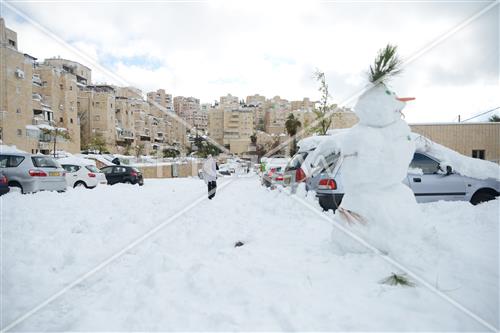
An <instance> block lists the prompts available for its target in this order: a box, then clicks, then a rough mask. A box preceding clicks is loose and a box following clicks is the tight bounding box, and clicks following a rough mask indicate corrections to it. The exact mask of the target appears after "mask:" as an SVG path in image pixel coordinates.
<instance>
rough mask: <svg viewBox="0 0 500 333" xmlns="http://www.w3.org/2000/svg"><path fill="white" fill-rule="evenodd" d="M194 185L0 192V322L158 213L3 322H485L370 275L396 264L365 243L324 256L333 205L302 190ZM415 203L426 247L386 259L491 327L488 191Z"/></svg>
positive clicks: (205, 326)
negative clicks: (209, 194) (479, 199)
mask: <svg viewBox="0 0 500 333" xmlns="http://www.w3.org/2000/svg"><path fill="white" fill-rule="evenodd" d="M205 191H206V188H205V185H204V183H203V182H202V181H201V180H199V179H195V178H186V179H161V180H151V179H146V183H145V186H143V187H136V186H130V185H124V184H123V185H122V184H118V185H115V186H100V187H97V188H96V189H94V190H86V189H81V188H77V189H74V190H73V189H70V190H68V192H66V193H63V194H59V193H51V192H42V193H37V194H30V195H21V194H19V193H9V194H7V195H5V196H2V197H1V199H0V201H1V205H2V207H1V217H2V234H1V235H2V242H1V246H2V263H1V268H2V295H1V296H2V299H1V302H2V317H1V327H6V326H7V325H9V324H10V323H11V322H13V321H14V320H16V318H19V317H20V316H23V315H24V314H25V313H26V312H28V311H30V310H31V309H33V308H34V307H36V306H37V305H39V304H41V303H42V302H44V301H45V300H47V299H48V298H50V297H51V296H53V295H55V294H56V293H58V292H59V291H60V290H61V289H63V288H64V287H65V286H68V285H69V286H71V283H72V282H73V281H75V280H77V279H78V278H80V277H81V276H82V275H84V274H86V273H88V272H89V271H92V270H93V269H94V268H95V267H96V266H98V265H99V264H100V263H102V262H103V261H105V260H106V259H108V258H110V257H111V256H113V255H114V254H115V253H119V251H120V250H122V249H124V248H126V247H127V246H128V245H129V244H130V243H131V242H133V241H134V240H136V239H139V238H140V237H141V236H142V235H144V234H145V233H147V232H148V231H150V230H151V229H153V228H154V227H155V226H158V225H161V226H163V228H160V229H159V230H157V231H156V232H154V233H152V235H151V237H149V238H147V239H144V240H143V241H141V242H138V244H137V246H135V247H133V248H131V249H129V250H128V251H126V252H125V253H124V254H123V255H122V256H119V257H118V258H116V260H113V261H112V262H111V263H109V264H108V265H106V266H104V267H103V268H102V269H101V270H98V271H95V273H94V274H93V275H90V276H88V278H86V279H84V280H83V281H82V282H81V283H79V284H77V285H76V286H74V287H73V288H71V289H69V290H67V292H65V293H63V294H61V295H60V296H59V297H57V298H56V299H54V301H53V302H51V303H49V304H47V305H45V306H43V307H41V308H40V309H39V311H37V312H36V313H34V314H33V315H32V316H30V317H28V318H26V319H25V320H24V321H22V322H21V323H20V324H19V325H17V326H15V327H13V328H12V330H14V331H77V330H79V331H110V330H112V331H137V330H141V331H154V330H158V331H159V330H161V331H167V330H175V331H186V330H187V331H220V330H224V331H228V330H232V331H233V330H236V331H242V330H244V331H258V330H266V331H268V330H281V331H292V330H300V331H305V330H307V331H338V330H343V331H344V330H357V331H360V330H361V331H466V330H467V331H471V330H474V331H485V330H487V329H488V328H487V327H485V326H484V325H482V324H481V323H479V321H478V320H476V319H473V318H472V317H471V316H470V315H468V314H466V313H464V312H463V311H461V310H458V309H457V307H455V306H453V305H451V304H450V303H449V302H448V301H446V300H444V299H443V298H442V297H440V296H439V295H436V294H435V293H434V292H432V291H431V290H429V289H428V288H427V287H426V286H424V285H422V284H421V283H418V282H417V285H416V286H415V287H401V286H389V285H385V284H381V283H380V280H382V279H383V278H385V277H387V276H388V275H389V274H391V272H396V273H399V272H401V271H400V269H398V268H396V267H394V266H392V265H391V264H389V263H388V262H387V261H385V260H383V259H382V258H381V257H380V256H378V255H375V254H369V253H365V254H345V255H338V254H337V252H336V251H335V246H334V244H332V232H334V233H336V232H340V231H339V230H337V229H336V228H333V226H332V224H333V223H334V222H333V219H332V217H333V214H332V213H331V212H330V213H323V212H321V211H320V209H319V206H317V204H316V202H315V201H314V200H313V198H311V197H310V196H309V197H304V196H303V195H302V194H301V193H299V194H298V195H297V196H296V197H292V196H291V195H289V194H288V193H287V192H286V191H279V190H274V191H270V190H267V189H264V188H263V187H262V186H260V184H259V181H258V178H257V177H255V176H250V177H226V178H223V179H221V180H220V181H219V183H218V193H217V195H216V197H215V198H214V200H211V201H209V200H207V199H201V198H205ZM299 192H300V191H299ZM301 202H305V204H302V203H301ZM308 205H310V206H312V207H313V208H314V209H309V208H307V206H308ZM419 207H420V208H421V209H422V211H423V217H424V220H423V221H422V223H423V225H424V226H425V228H426V230H428V231H429V235H431V236H430V237H429V238H428V239H424V241H423V243H422V244H419V245H420V246H421V247H423V248H426V249H427V251H421V249H420V250H419V251H417V250H416V251H415V252H414V254H413V255H412V253H413V252H412V251H411V249H410V250H408V249H406V250H405V251H401V253H402V254H404V255H405V256H406V257H405V256H403V257H402V258H399V260H400V262H401V263H402V264H403V265H409V266H411V267H412V269H413V270H414V271H415V270H416V271H417V272H418V274H420V276H421V277H422V278H423V279H424V280H425V281H427V282H429V283H430V284H432V285H433V286H434V287H436V288H437V289H439V290H440V291H441V292H443V293H444V294H445V295H447V296H449V297H450V298H451V299H453V300H455V301H457V302H458V303H460V304H461V305H462V306H463V307H464V308H466V309H468V310H470V311H471V312H472V313H474V314H475V315H477V316H479V317H481V318H482V319H484V320H485V321H486V322H488V323H489V324H490V325H493V326H495V327H498V326H499V319H498V313H499V303H498V295H499V282H498V281H499V272H498V262H499V253H498V244H499V242H498V231H499V200H496V201H493V202H489V203H485V204H481V205H479V206H475V207H474V206H471V205H470V204H469V203H465V202H446V203H445V202H440V203H432V204H425V205H419ZM176 214H177V215H176ZM172 216H174V217H176V218H172ZM334 238H335V237H334ZM237 241H241V242H243V243H244V245H243V246H241V247H235V246H234V244H235V243H236V242H237ZM387 241H391V240H387ZM429 249H433V251H432V252H431V251H429ZM429 253H431V254H430V255H431V256H432V258H421V257H420V256H426V255H427V256H428V255H429ZM417 259H418V260H417ZM415 262H423V263H426V262H427V263H429V264H428V266H424V267H417V268H415ZM92 272H93V271H92Z"/></svg>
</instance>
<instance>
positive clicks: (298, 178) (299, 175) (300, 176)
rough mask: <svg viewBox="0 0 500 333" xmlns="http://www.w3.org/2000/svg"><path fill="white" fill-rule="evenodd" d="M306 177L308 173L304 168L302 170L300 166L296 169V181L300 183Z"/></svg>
mask: <svg viewBox="0 0 500 333" xmlns="http://www.w3.org/2000/svg"><path fill="white" fill-rule="evenodd" d="M305 179H306V174H305V172H304V170H302V168H298V169H297V170H296V171H295V181H296V182H297V183H300V182H301V181H303V180H305Z"/></svg>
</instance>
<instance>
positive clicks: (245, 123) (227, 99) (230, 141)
mask: <svg viewBox="0 0 500 333" xmlns="http://www.w3.org/2000/svg"><path fill="white" fill-rule="evenodd" d="M253 117H254V113H253V109H252V108H248V107H246V106H245V105H240V103H239V100H238V97H235V96H231V95H227V96H223V97H221V98H220V102H219V104H218V105H217V106H215V107H214V108H211V109H209V111H208V134H209V136H210V137H211V138H212V139H214V140H215V141H217V142H218V143H220V144H221V145H224V146H225V147H226V148H228V149H229V150H230V152H232V153H234V154H239V155H241V154H244V153H246V152H248V146H249V144H250V136H251V135H252V134H253V133H254V119H253Z"/></svg>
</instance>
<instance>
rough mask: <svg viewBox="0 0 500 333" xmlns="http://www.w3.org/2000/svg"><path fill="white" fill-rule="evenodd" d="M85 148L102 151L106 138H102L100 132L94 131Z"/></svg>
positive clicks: (104, 149)
mask: <svg viewBox="0 0 500 333" xmlns="http://www.w3.org/2000/svg"><path fill="white" fill-rule="evenodd" d="M87 149H90V150H97V151H98V152H99V153H103V152H105V151H106V150H107V147H106V140H104V137H103V136H102V134H101V133H96V134H95V135H94V136H93V137H92V139H91V140H90V143H89V144H88V145H87Z"/></svg>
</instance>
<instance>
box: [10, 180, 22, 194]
mask: <svg viewBox="0 0 500 333" xmlns="http://www.w3.org/2000/svg"><path fill="white" fill-rule="evenodd" d="M9 187H10V188H11V191H12V190H14V192H15V191H19V192H21V193H24V191H23V187H22V186H21V184H19V183H18V182H9Z"/></svg>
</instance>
